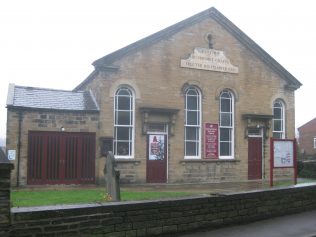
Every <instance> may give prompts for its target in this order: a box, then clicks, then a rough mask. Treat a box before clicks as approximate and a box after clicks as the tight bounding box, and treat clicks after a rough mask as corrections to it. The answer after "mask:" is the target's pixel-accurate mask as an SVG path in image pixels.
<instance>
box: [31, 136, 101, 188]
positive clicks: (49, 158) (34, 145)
mask: <svg viewBox="0 0 316 237" xmlns="http://www.w3.org/2000/svg"><path fill="white" fill-rule="evenodd" d="M94 182H95V134H94V133H73V132H71V133H68V132H37V131H30V132H29V137H28V173H27V183H28V184H92V183H94Z"/></svg>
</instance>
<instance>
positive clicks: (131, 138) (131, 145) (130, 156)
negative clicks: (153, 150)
mask: <svg viewBox="0 0 316 237" xmlns="http://www.w3.org/2000/svg"><path fill="white" fill-rule="evenodd" d="M120 90H127V91H128V92H129V93H130V97H131V100H130V103H131V105H130V108H129V109H128V110H117V103H118V99H119V97H120V96H122V95H118V93H119V91H120ZM118 111H123V112H127V111H129V112H130V113H132V115H131V116H130V119H131V120H132V121H130V124H129V125H121V124H118V117H117V112H118ZM113 117H114V121H113V122H114V135H113V137H114V139H113V149H114V155H115V158H120V159H133V158H134V146H135V142H134V141H135V138H134V137H135V135H134V134H135V95H134V91H133V90H132V89H131V88H130V87H128V86H120V87H119V88H118V89H117V90H116V92H115V96H114V116H113ZM120 127H127V128H129V129H130V130H131V131H130V132H129V139H128V140H121V142H128V143H129V151H130V152H129V154H128V155H117V149H118V148H117V142H118V140H117V136H116V134H117V128H120Z"/></svg>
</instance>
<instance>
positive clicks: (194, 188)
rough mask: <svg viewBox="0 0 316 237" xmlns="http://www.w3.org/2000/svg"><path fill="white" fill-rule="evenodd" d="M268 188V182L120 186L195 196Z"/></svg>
mask: <svg viewBox="0 0 316 237" xmlns="http://www.w3.org/2000/svg"><path fill="white" fill-rule="evenodd" d="M267 188H269V182H268V181H262V180H255V181H241V182H221V183H182V184H148V183H146V184H122V185H121V190H124V191H178V192H192V193H197V194H216V193H230V192H242V191H250V190H262V189H267Z"/></svg>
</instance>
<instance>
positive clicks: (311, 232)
mask: <svg viewBox="0 0 316 237" xmlns="http://www.w3.org/2000/svg"><path fill="white" fill-rule="evenodd" d="M223 236H225V237H253V236H254V237H315V236H316V210H314V211H308V212H303V213H299V214H292V215H287V216H281V217H275V218H271V219H267V220H263V221H257V222H253V223H250V224H244V225H238V226H230V227H224V228H220V229H214V230H211V231H205V232H195V233H191V234H184V235H179V237H223Z"/></svg>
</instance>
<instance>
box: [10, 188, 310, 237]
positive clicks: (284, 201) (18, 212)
mask: <svg viewBox="0 0 316 237" xmlns="http://www.w3.org/2000/svg"><path fill="white" fill-rule="evenodd" d="M315 195H316V186H315V185H313V186H305V187H296V188H282V189H274V190H266V191H253V192H243V193H235V194H229V195H217V196H211V197H205V196H204V197H192V198H181V199H173V200H160V201H140V202H121V203H106V204H90V205H72V206H53V207H37V208H34V207H32V208H13V209H12V217H13V226H12V231H11V236H15V237H16V236H66V235H67V236H91V235H93V236H111V237H113V236H151V235H160V234H175V233H181V232H187V231H192V230H201V229H205V228H207V229H210V228H215V227H220V226H227V225H231V224H239V223H248V222H252V221H256V220H261V219H266V218H270V217H275V216H280V215H285V214H290V213H297V212H302V211H307V210H312V209H315V208H316V199H315Z"/></svg>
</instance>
